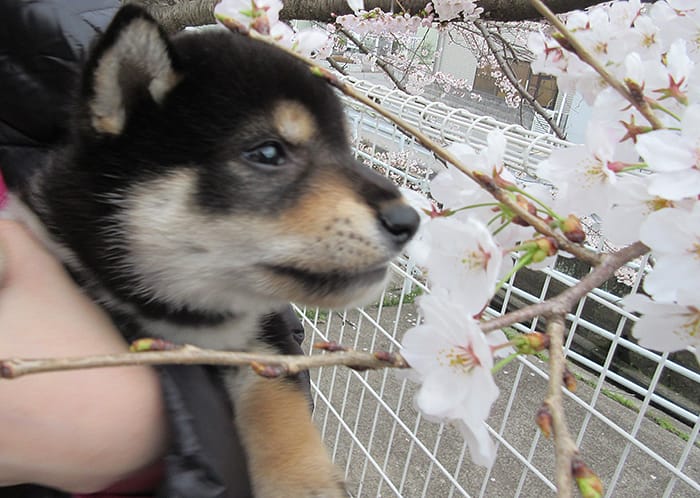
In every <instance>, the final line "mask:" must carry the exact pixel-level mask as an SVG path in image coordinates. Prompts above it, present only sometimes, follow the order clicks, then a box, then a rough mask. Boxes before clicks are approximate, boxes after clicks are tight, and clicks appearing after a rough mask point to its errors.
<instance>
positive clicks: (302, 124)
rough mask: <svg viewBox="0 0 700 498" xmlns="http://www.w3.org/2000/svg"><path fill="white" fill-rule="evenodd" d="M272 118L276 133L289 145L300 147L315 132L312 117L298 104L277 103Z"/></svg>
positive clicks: (285, 101)
mask: <svg viewBox="0 0 700 498" xmlns="http://www.w3.org/2000/svg"><path fill="white" fill-rule="evenodd" d="M272 116H273V123H274V126H275V128H276V129H277V131H278V133H279V134H280V135H281V136H282V138H284V139H285V140H286V141H288V142H289V143H291V144H294V145H300V144H302V143H304V142H307V141H308V140H310V139H311V137H313V136H314V135H315V134H316V132H317V127H316V120H315V119H314V116H313V115H312V114H311V113H310V112H309V111H308V110H307V109H306V107H304V105H302V104H301V103H299V102H295V101H291V100H283V101H281V102H279V103H278V104H277V106H276V107H275V109H274V111H273V114H272Z"/></svg>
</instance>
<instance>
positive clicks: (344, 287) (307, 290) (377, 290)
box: [268, 265, 389, 309]
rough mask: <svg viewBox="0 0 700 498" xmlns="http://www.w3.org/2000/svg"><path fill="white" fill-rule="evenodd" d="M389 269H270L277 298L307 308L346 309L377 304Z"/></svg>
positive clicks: (382, 267) (386, 267) (383, 266)
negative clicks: (277, 292) (373, 302)
mask: <svg viewBox="0 0 700 498" xmlns="http://www.w3.org/2000/svg"><path fill="white" fill-rule="evenodd" d="M388 268H389V267H388V265H382V266H381V267H376V268H373V269H371V270H367V271H363V272H354V273H349V272H324V273H314V272H307V271H305V270H298V269H296V268H290V267H270V268H268V270H269V271H271V272H272V273H273V274H274V280H275V281H276V283H277V285H276V290H278V291H279V293H280V294H282V295H279V294H278V295H277V296H275V297H277V298H280V297H281V298H282V299H284V300H287V301H292V302H294V303H296V304H300V305H305V306H318V307H321V308H336V309H337V308H346V307H351V306H361V305H364V304H368V303H370V302H372V301H374V300H376V299H377V298H378V297H379V295H380V294H381V291H382V289H384V286H385V285H386V282H387V281H388V279H389V272H388Z"/></svg>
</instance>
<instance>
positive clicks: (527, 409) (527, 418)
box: [298, 80, 700, 498]
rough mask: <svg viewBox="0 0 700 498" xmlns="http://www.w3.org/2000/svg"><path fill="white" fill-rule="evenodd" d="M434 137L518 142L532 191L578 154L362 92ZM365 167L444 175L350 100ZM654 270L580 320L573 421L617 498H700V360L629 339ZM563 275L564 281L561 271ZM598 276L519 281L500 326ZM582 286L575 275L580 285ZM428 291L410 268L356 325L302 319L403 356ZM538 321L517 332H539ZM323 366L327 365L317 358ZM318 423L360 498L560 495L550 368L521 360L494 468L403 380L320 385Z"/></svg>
mask: <svg viewBox="0 0 700 498" xmlns="http://www.w3.org/2000/svg"><path fill="white" fill-rule="evenodd" d="M350 82H351V83H352V84H353V85H354V86H355V87H356V88H358V89H360V90H361V91H363V92H364V93H366V94H368V95H369V96H371V97H372V98H374V99H375V100H377V101H380V102H381V103H382V105H384V106H385V107H387V108H388V109H390V110H391V111H393V112H395V113H396V114H399V115H401V116H402V117H403V118H404V119H406V120H408V121H409V122H411V123H413V124H414V125H417V126H419V127H420V128H421V129H422V130H423V131H424V132H426V133H428V134H429V135H430V136H432V137H433V138H435V139H437V140H439V141H441V142H443V143H449V142H452V141H460V142H467V143H469V144H470V145H472V146H474V147H475V148H481V147H482V146H483V145H484V144H485V142H486V134H487V133H488V132H489V131H490V130H492V129H494V128H501V129H504V130H505V134H506V137H507V139H508V147H507V153H506V161H507V163H508V165H509V166H511V167H512V168H514V169H516V170H519V171H520V172H521V173H522V174H521V176H522V177H523V178H524V179H525V180H526V181H527V180H528V179H529V175H528V172H529V171H530V168H531V167H532V166H533V165H534V164H536V163H537V162H538V161H539V160H541V159H542V158H544V157H546V156H547V155H548V154H549V153H550V151H551V150H552V149H553V148H554V147H558V146H562V145H564V144H565V142H562V141H561V140H558V139H556V138H553V137H551V136H549V135H543V134H537V133H535V132H532V131H528V130H525V129H523V128H521V127H518V126H513V125H507V124H504V123H500V122H498V121H496V120H494V119H492V118H489V117H484V116H477V115H474V114H472V113H470V112H468V111H465V110H458V109H453V108H450V107H447V106H445V105H443V104H440V103H434V102H429V101H427V100H425V99H423V98H420V97H411V96H408V95H405V94H402V93H401V92H398V91H391V90H389V89H386V88H384V87H379V86H372V85H369V84H367V83H365V82H362V81H356V80H350ZM347 105H348V115H349V118H350V122H351V127H352V130H351V131H352V133H353V137H354V139H355V145H356V151H357V154H358V157H359V158H360V159H362V160H364V161H365V162H367V163H368V164H371V165H372V166H373V167H375V168H376V169H379V170H380V171H384V172H385V173H386V174H387V175H388V176H390V177H391V178H393V179H394V180H396V181H397V182H399V183H401V184H409V183H410V184H413V185H416V186H418V187H420V186H422V185H424V182H425V179H426V175H428V174H430V171H431V169H432V168H434V167H436V165H437V162H436V161H435V160H434V159H433V158H432V157H431V155H430V154H428V153H427V152H425V151H424V150H423V149H422V148H421V147H420V146H419V145H417V144H416V143H414V142H413V140H411V139H410V138H408V137H406V136H405V135H403V134H402V133H401V132H400V131H398V130H397V129H396V128H395V127H394V126H393V125H391V124H390V123H388V122H387V121H385V120H384V119H383V118H380V117H378V116H376V115H374V114H373V113H372V112H371V111H368V110H367V109H365V108H363V107H361V106H359V105H358V104H356V103H354V102H352V101H347ZM644 265H645V261H642V262H641V263H639V264H638V265H637V266H636V267H633V268H631V269H630V270H629V271H628V274H627V278H626V284H627V285H625V284H621V283H619V282H617V281H615V280H613V281H611V282H608V284H607V285H606V287H605V288H604V289H603V288H601V289H597V290H595V291H594V292H591V293H590V294H589V295H588V296H587V297H585V298H584V299H582V300H581V301H580V302H579V304H578V306H577V307H576V308H575V309H574V310H573V311H572V313H570V314H569V316H568V324H569V326H570V332H569V335H568V338H567V342H566V352H567V356H568V358H569V359H570V360H571V364H572V366H571V369H572V371H573V372H574V374H575V375H576V377H577V379H578V389H577V391H576V393H574V394H572V393H567V404H566V409H567V416H568V418H569V423H570V427H571V429H572V432H573V434H574V436H575V437H576V439H577V443H578V445H579V447H580V448H581V452H582V455H583V457H584V459H585V461H586V462H587V463H588V464H589V465H590V466H591V467H592V468H593V469H594V470H595V471H596V472H597V473H598V474H599V475H600V477H601V478H602V480H603V482H604V484H605V487H606V493H607V496H614V497H627V496H629V497H636V498H639V497H660V496H663V497H667V496H674V497H686V496H687V497H690V496H695V497H697V496H700V441H698V432H699V431H700V417H699V411H700V410H699V406H700V373H699V372H698V368H697V364H696V363H695V360H694V358H692V356H693V355H692V354H691V353H690V352H683V353H680V354H676V355H669V354H657V353H654V352H650V351H646V350H644V349H642V348H639V347H638V346H637V345H636V344H635V342H634V340H633V339H632V338H631V337H630V336H629V335H628V332H629V327H630V323H632V322H633V321H634V320H635V317H634V316H633V315H631V314H630V313H628V312H626V311H625V310H623V309H622V308H620V307H619V306H618V305H617V302H618V301H619V298H620V296H621V294H622V293H625V292H629V291H630V290H631V291H633V292H634V291H636V290H637V288H638V287H639V285H640V281H641V278H642V276H643V271H638V269H639V268H640V267H641V268H644ZM560 270H563V271H560ZM585 271H586V268H581V266H580V265H577V264H575V263H572V262H570V261H567V260H565V261H564V262H562V265H555V268H549V269H547V270H545V271H543V272H541V273H537V272H530V271H521V272H519V273H518V274H517V275H516V276H514V277H513V278H512V279H511V280H510V282H509V284H508V285H507V286H506V287H505V290H504V292H502V293H501V294H500V295H499V296H498V297H497V299H495V300H494V302H493V303H492V305H491V308H490V309H489V312H490V313H492V314H493V315H499V314H501V313H503V312H504V311H506V310H507V309H513V308H517V307H520V306H523V305H525V304H528V303H533V302H538V301H541V300H542V299H544V298H546V297H548V296H550V295H551V294H552V293H558V292H560V291H561V289H565V288H566V287H568V286H571V285H572V284H573V283H575V282H576V278H575V275H579V276H580V275H582V274H584V273H585ZM572 275H574V276H572ZM425 291H427V289H425V287H424V286H423V283H422V281H421V279H420V278H419V275H418V274H417V272H416V271H415V270H413V269H411V268H407V267H406V262H405V261H399V262H397V264H396V265H394V267H393V278H392V280H391V282H390V283H389V284H388V285H387V288H386V289H385V291H384V293H383V294H382V296H381V298H380V299H379V301H378V302H377V303H375V304H373V305H371V306H366V307H364V308H362V309H352V310H346V311H343V312H329V311H325V310H312V309H299V310H298V311H299V312H300V313H301V315H302V317H303V319H304V323H305V326H306V329H307V343H306V344H312V343H314V342H317V341H320V340H334V341H338V342H340V343H342V344H344V345H348V346H352V347H354V348H356V349H360V350H362V349H367V350H396V349H397V348H398V347H399V342H400V340H401V337H402V334H403V333H404V332H405V331H406V330H407V329H408V328H409V327H411V326H413V325H414V324H415V323H416V321H417V320H418V315H417V310H416V307H415V304H414V300H415V297H416V295H418V294H420V293H422V292H425ZM537 322H538V320H537V319H535V320H533V321H532V322H529V323H522V324H518V325H516V326H514V327H513V330H512V332H511V333H518V332H524V331H530V330H534V329H535V328H536V327H537V326H538V323H537ZM311 354H318V353H315V352H311ZM311 377H312V388H313V393H314V400H315V404H316V409H315V414H314V417H315V420H316V421H317V423H318V425H319V426H320V428H321V430H322V431H323V435H324V438H325V441H326V443H327V445H328V446H329V448H330V450H331V452H332V454H333V457H334V459H335V461H336V462H337V464H338V465H339V466H340V467H341V468H342V469H344V470H345V473H346V478H347V481H348V486H349V491H350V493H351V494H352V496H367V497H379V496H403V497H418V496H423V497H431V498H432V497H453V496H489V497H499V498H500V497H505V496H525V497H530V496H551V495H553V494H554V485H553V470H554V465H553V462H554V455H553V448H552V443H551V441H548V440H546V439H544V438H543V437H542V436H541V435H540V432H539V430H538V429H537V427H536V425H535V423H534V414H535V412H536V410H537V408H538V407H539V405H540V403H541V401H542V400H543V399H544V392H545V389H546V381H547V364H546V358H534V357H531V358H522V359H519V360H518V361H516V362H513V363H511V365H509V366H508V367H506V369H505V370H504V371H501V372H500V373H499V374H497V378H496V380H497V383H498V384H499V387H500V389H501V396H500V398H499V400H498V401H497V403H496V404H495V405H494V408H493V410H492V415H491V417H490V419H489V421H488V422H489V426H490V428H491V433H492V436H493V437H494V439H495V440H496V441H497V444H498V447H499V448H498V458H497V460H496V463H495V464H494V466H493V467H492V468H491V469H483V468H480V467H477V466H474V465H473V464H472V463H471V462H470V460H469V457H468V453H467V451H466V448H465V445H464V443H463V441H462V438H461V436H460V435H459V433H458V432H457V431H456V430H455V429H454V428H453V427H450V426H444V425H439V424H436V423H433V422H430V421H427V420H424V419H423V418H422V417H421V416H420V415H419V414H418V413H417V412H416V411H415V410H414V408H413V401H412V399H413V395H414V392H415V386H413V385H412V384H411V383H410V382H409V381H406V380H404V379H402V378H401V377H400V376H399V375H397V373H396V372H394V371H380V372H362V373H359V372H354V371H350V370H348V369H345V368H341V367H336V368H323V369H319V370H317V371H314V372H312V376H311Z"/></svg>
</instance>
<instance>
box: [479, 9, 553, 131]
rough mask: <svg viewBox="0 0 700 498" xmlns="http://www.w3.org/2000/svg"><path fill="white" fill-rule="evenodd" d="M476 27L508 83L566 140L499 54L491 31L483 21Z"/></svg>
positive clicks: (550, 117)
mask: <svg viewBox="0 0 700 498" xmlns="http://www.w3.org/2000/svg"><path fill="white" fill-rule="evenodd" d="M474 25H475V26H476V27H477V28H478V29H479V31H480V32H481V34H482V36H483V37H484V40H485V41H486V46H488V48H489V50H490V51H491V53H492V54H493V56H494V58H495V59H496V62H498V66H499V67H500V68H501V71H503V74H504V75H505V76H506V78H508V81H510V84H511V85H513V86H514V87H515V89H516V90H517V91H518V93H519V94H520V96H521V97H523V98H524V99H525V100H527V101H528V102H529V103H530V105H531V106H532V108H533V109H534V110H535V112H536V113H537V114H539V115H540V116H542V117H543V118H544V120H545V121H547V124H548V125H549V127H550V128H551V129H552V131H553V132H554V133H555V134H556V135H557V137H559V138H561V139H562V140H564V139H566V134H565V133H564V132H563V131H562V130H561V128H559V126H557V124H556V123H555V122H554V119H552V116H549V115H548V114H547V110H546V109H545V108H544V107H542V105H540V103H539V102H537V100H536V99H535V97H534V96H533V95H531V94H530V92H528V91H527V90H526V89H525V87H524V86H523V85H521V84H520V81H518V79H517V78H516V76H515V74H513V70H512V68H511V67H510V64H508V61H506V60H505V58H504V57H503V55H501V54H500V53H499V50H498V47H496V44H495V43H494V42H493V39H492V38H491V33H489V31H488V30H487V29H486V26H484V23H483V21H481V20H478V19H477V20H475V21H474Z"/></svg>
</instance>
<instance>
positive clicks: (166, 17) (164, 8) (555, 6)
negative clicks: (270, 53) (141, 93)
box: [122, 0, 601, 32]
mask: <svg viewBox="0 0 700 498" xmlns="http://www.w3.org/2000/svg"><path fill="white" fill-rule="evenodd" d="M122 1H123V3H137V4H140V5H143V6H144V7H146V8H147V9H148V11H149V12H150V13H151V15H153V16H154V17H155V18H156V19H158V20H159V21H160V22H161V24H163V26H164V27H165V29H166V30H167V31H168V32H175V31H178V30H180V29H182V28H183V27H185V26H199V25H202V24H210V23H213V22H214V16H213V14H212V12H213V10H214V5H215V4H216V3H217V0H122ZM600 2H601V0H549V1H548V2H547V5H548V6H549V8H550V9H552V11H554V12H555V13H561V12H568V11H570V10H574V9H582V8H585V7H588V6H590V5H595V4H597V3H600ZM427 3H428V1H427V0H402V1H401V2H398V1H393V2H392V0H367V1H366V2H365V8H366V9H367V10H370V9H372V8H374V7H380V8H381V9H382V10H384V11H385V12H389V11H390V10H391V7H392V5H394V8H395V9H397V10H398V9H400V7H399V4H401V5H402V6H403V7H405V8H406V9H407V10H408V11H409V12H411V13H417V12H419V11H420V10H422V9H424V8H425V5H426V4H427ZM478 5H479V6H480V7H482V8H483V9H484V13H483V14H482V18H483V19H485V20H493V21H523V20H526V19H539V18H540V17H541V16H540V15H539V14H538V13H537V11H536V10H535V9H533V8H532V6H531V5H530V2H529V1H528V0H481V1H480V2H479V4H478ZM350 13H352V11H351V10H350V7H348V4H347V2H346V0H286V1H285V6H284V9H282V12H281V13H280V15H281V17H282V18H283V19H287V20H289V19H307V20H315V21H322V22H332V21H333V18H334V14H337V15H343V14H350Z"/></svg>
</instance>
